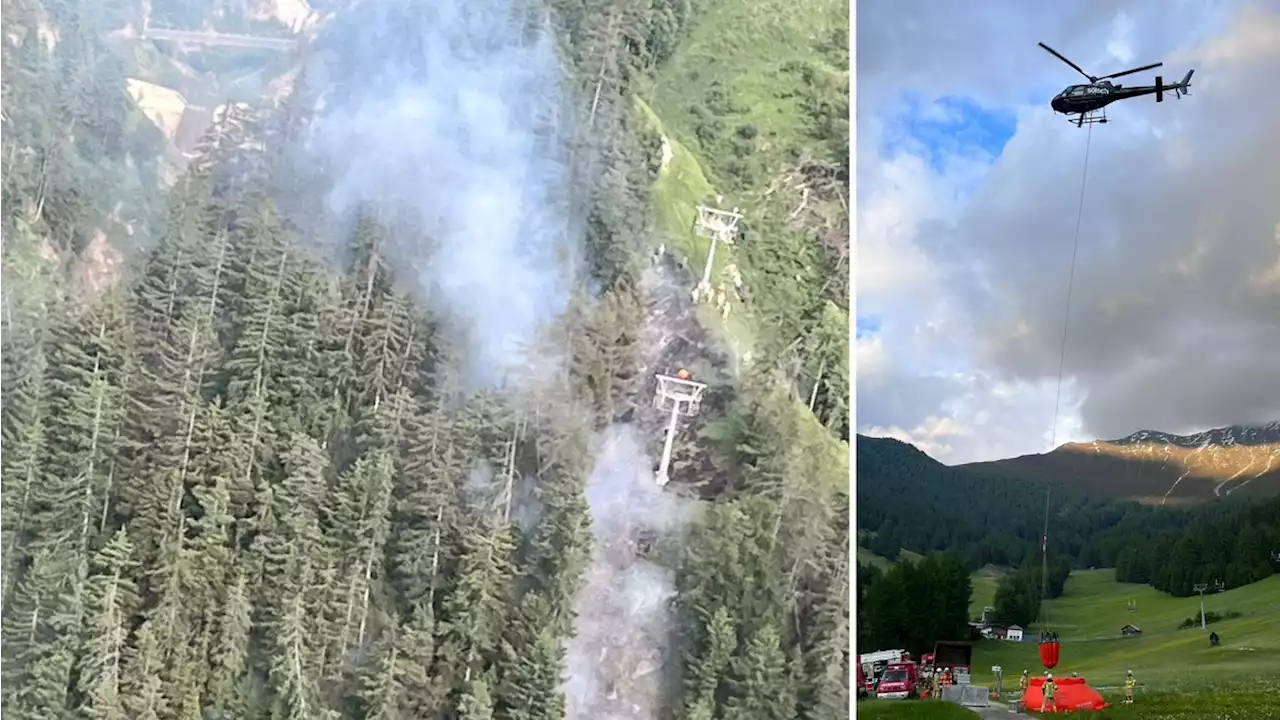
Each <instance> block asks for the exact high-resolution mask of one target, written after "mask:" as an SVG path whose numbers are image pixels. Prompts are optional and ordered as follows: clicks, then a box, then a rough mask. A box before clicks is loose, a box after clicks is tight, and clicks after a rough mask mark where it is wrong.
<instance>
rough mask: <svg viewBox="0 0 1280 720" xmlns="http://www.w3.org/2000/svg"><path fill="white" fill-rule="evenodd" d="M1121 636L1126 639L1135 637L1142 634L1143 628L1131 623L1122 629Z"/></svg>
mask: <svg viewBox="0 0 1280 720" xmlns="http://www.w3.org/2000/svg"><path fill="white" fill-rule="evenodd" d="M1120 634H1121V635H1123V636H1125V637H1135V636H1137V635H1141V634H1142V628H1140V627H1138V626H1137V625H1134V624H1132V623H1130V624H1128V625H1125V626H1124V627H1122V628H1120Z"/></svg>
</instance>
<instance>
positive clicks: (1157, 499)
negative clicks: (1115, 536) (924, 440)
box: [953, 422, 1280, 505]
mask: <svg viewBox="0 0 1280 720" xmlns="http://www.w3.org/2000/svg"><path fill="white" fill-rule="evenodd" d="M953 467H955V468H956V469H957V470H961V471H964V472H979V473H983V474H991V475H1000V476H1004V477H1013V478H1019V479H1024V480H1032V481H1046V480H1047V481H1053V482H1061V483H1065V484H1068V485H1071V486H1073V487H1076V488H1078V489H1080V490H1083V491H1085V492H1087V493H1089V494H1090V495H1094V496H1099V497H1108V498H1113V499H1119V500H1136V501H1138V502H1141V503H1143V504H1156V505H1168V504H1195V503H1201V502H1207V501H1211V500H1215V499H1221V498H1225V497H1227V496H1230V495H1232V494H1233V493H1236V492H1238V491H1239V492H1242V495H1255V494H1256V495H1270V494H1274V493H1277V492H1280V422H1268V423H1250V424H1237V425H1230V426H1226V427H1221V428H1214V429H1211V430H1206V431H1203V432H1199V433H1194V434H1191V435H1177V434H1174V433H1167V432H1162V431H1157V430H1139V431H1137V432H1134V433H1132V434H1130V435H1128V436H1125V437H1123V438H1120V439H1117V440H1094V441H1090V442H1079V443H1066V444H1063V445H1060V446H1059V447H1057V448H1054V449H1053V450H1051V451H1050V452H1047V453H1040V454H1032V455H1022V456H1019V457H1014V458H1005V459H1002V460H991V461H983V462H975V463H964V464H960V465H955V466H953ZM1246 488H1247V489H1246Z"/></svg>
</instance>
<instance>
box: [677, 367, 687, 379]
mask: <svg viewBox="0 0 1280 720" xmlns="http://www.w3.org/2000/svg"><path fill="white" fill-rule="evenodd" d="M676 377H678V378H680V379H681V380H688V379H689V371H688V370H685V369H684V368H680V370H679V371H678V372H676Z"/></svg>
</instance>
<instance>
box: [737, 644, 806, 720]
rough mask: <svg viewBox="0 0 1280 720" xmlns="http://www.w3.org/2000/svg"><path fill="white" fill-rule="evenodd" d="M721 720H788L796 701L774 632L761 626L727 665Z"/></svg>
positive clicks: (794, 710) (789, 672) (793, 710)
mask: <svg viewBox="0 0 1280 720" xmlns="http://www.w3.org/2000/svg"><path fill="white" fill-rule="evenodd" d="M729 686H730V694H729V699H728V702H726V703H725V706H724V717H725V720H789V719H790V718H794V717H795V713H796V701H795V694H794V689H793V688H792V686H791V669H790V667H789V666H788V661H787V655H786V652H785V651H784V650H783V648H782V645H781V639H780V637H779V634H778V630H777V628H776V627H775V626H773V625H763V626H761V627H760V629H759V630H757V631H756V632H754V633H753V634H752V635H751V637H750V638H748V640H747V644H746V646H745V647H743V648H742V649H741V651H740V653H739V654H738V656H737V657H735V658H734V660H733V662H732V663H731V675H730V679H729Z"/></svg>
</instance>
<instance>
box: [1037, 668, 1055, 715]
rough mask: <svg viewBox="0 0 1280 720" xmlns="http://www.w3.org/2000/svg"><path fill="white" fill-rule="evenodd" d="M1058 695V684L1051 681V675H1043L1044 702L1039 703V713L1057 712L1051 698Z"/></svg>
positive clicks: (1048, 673)
mask: <svg viewBox="0 0 1280 720" xmlns="http://www.w3.org/2000/svg"><path fill="white" fill-rule="evenodd" d="M1057 694H1058V684H1057V683H1055V682H1054V681H1053V673H1051V672H1047V673H1045V674H1044V700H1043V701H1042V702H1041V703H1040V712H1058V704H1057V703H1056V702H1054V700H1053V696H1054V695H1057Z"/></svg>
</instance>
